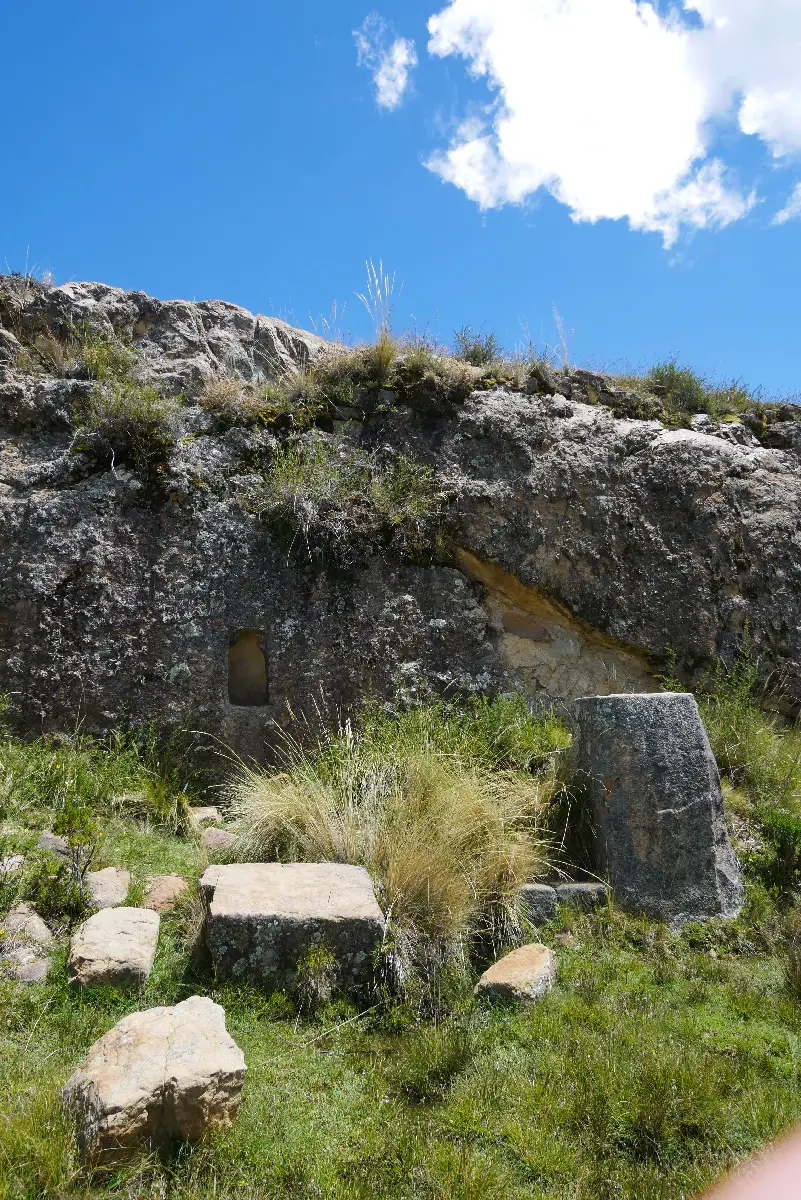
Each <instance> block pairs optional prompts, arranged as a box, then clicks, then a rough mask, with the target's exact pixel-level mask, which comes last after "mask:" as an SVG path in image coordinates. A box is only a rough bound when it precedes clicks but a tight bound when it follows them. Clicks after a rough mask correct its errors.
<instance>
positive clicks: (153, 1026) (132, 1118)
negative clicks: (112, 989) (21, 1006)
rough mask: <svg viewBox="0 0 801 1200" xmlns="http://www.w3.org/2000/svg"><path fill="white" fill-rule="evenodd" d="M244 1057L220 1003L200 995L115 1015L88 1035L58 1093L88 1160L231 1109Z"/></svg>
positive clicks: (119, 1156) (114, 1157)
mask: <svg viewBox="0 0 801 1200" xmlns="http://www.w3.org/2000/svg"><path fill="white" fill-rule="evenodd" d="M245 1070H246V1067H245V1059H244V1056H243V1054H242V1051H241V1050H240V1049H239V1047H238V1046H237V1044H236V1042H235V1041H234V1040H233V1038H232V1037H231V1036H230V1034H229V1033H228V1032H227V1031H226V1028H225V1010H224V1009H222V1008H221V1007H220V1005H219V1004H215V1003H214V1002H213V1001H212V1000H209V999H207V998H206V997H204V996H192V997H190V998H189V999H188V1000H184V1001H182V1003H180V1004H176V1005H175V1006H174V1007H172V1008H152V1009H149V1010H147V1011H145V1012H136V1013H131V1014H130V1016H127V1017H123V1019H122V1020H121V1021H119V1022H118V1024H117V1025H115V1026H114V1028H113V1029H111V1030H109V1032H108V1033H107V1034H105V1035H104V1036H103V1037H102V1038H101V1039H100V1040H99V1041H98V1042H95V1044H94V1046H92V1048H91V1050H90V1051H89V1053H88V1054H87V1056H86V1058H85V1059H84V1061H83V1062H82V1063H81V1065H80V1066H79V1067H78V1069H77V1070H76V1071H75V1072H74V1073H73V1074H72V1075H71V1076H70V1078H69V1080H68V1081H67V1083H66V1086H65V1087H64V1089H63V1091H62V1093H61V1097H62V1101H63V1103H64V1105H65V1107H66V1108H67V1110H68V1111H69V1112H70V1113H71V1114H72V1115H73V1117H74V1118H75V1120H76V1122H77V1126H78V1147H79V1149H80V1152H81V1155H82V1157H83V1158H84V1159H85V1160H88V1161H90V1162H93V1163H97V1162H103V1163H113V1162H116V1161H122V1160H124V1159H125V1158H127V1157H128V1156H130V1154H132V1153H133V1152H134V1151H135V1150H137V1149H139V1148H140V1147H150V1146H162V1145H166V1144H168V1143H170V1142H174V1141H194V1140H196V1139H197V1138H199V1137H201V1135H202V1134H204V1133H205V1132H206V1131H207V1130H211V1129H220V1128H224V1127H225V1126H227V1125H230V1123H231V1121H232V1120H233V1119H234V1117H235V1116H236V1113H237V1110H238V1109H239V1105H240V1103H241V1099H242V1085H243V1083H244V1080H245Z"/></svg>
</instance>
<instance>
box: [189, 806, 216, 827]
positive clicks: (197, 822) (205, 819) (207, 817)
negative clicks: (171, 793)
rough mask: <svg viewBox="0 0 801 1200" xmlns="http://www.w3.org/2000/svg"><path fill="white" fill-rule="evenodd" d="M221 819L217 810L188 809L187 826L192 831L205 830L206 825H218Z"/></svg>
mask: <svg viewBox="0 0 801 1200" xmlns="http://www.w3.org/2000/svg"><path fill="white" fill-rule="evenodd" d="M221 820H222V817H221V816H220V810H219V808H214V807H212V806H209V807H207V808H190V809H189V825H190V828H192V829H205V828H206V826H207V825H219V823H220V821H221Z"/></svg>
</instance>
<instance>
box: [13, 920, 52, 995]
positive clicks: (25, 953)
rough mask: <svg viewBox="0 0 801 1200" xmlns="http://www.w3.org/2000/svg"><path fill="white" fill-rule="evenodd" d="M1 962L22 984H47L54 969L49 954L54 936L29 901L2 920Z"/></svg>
mask: <svg viewBox="0 0 801 1200" xmlns="http://www.w3.org/2000/svg"><path fill="white" fill-rule="evenodd" d="M0 932H2V939H0V965H2V966H3V967H5V969H6V970H7V971H9V972H10V973H11V975H13V977H14V978H15V979H16V980H18V982H19V983H43V982H44V981H45V979H46V978H47V975H48V972H49V970H50V959H49V958H48V956H47V954H46V953H43V951H44V952H46V951H47V950H49V949H50V947H51V946H52V944H53V935H52V933H51V932H50V930H49V929H48V928H47V926H46V925H45V923H44V921H43V920H42V918H41V917H40V916H39V914H38V913H37V912H36V911H35V910H34V909H32V908H31V907H30V905H28V904H18V905H17V906H16V908H12V909H11V912H9V913H8V914H7V915H6V916H5V917H4V918H3V920H2V921H0Z"/></svg>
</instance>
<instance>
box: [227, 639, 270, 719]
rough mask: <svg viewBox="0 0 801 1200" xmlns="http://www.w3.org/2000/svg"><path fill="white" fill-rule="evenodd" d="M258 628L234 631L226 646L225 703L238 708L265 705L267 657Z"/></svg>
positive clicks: (266, 697)
mask: <svg viewBox="0 0 801 1200" xmlns="http://www.w3.org/2000/svg"><path fill="white" fill-rule="evenodd" d="M263 642H264V633H263V632H262V630H260V629H235V630H234V631H233V632H232V634H231V639H230V642H229V644H228V700H229V701H230V703H231V704H235V705H237V706H239V707H240V708H258V707H261V706H263V705H265V704H267V702H268V691H267V657H266V655H265V653H264V650H263V649H262V644H263Z"/></svg>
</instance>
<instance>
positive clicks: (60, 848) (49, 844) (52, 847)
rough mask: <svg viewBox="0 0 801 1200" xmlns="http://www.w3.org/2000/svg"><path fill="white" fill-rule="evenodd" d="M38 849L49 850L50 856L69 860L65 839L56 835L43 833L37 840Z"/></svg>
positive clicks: (68, 850)
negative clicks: (55, 855) (54, 855)
mask: <svg viewBox="0 0 801 1200" xmlns="http://www.w3.org/2000/svg"><path fill="white" fill-rule="evenodd" d="M39 849H40V850H49V851H50V853H51V854H58V855H59V856H60V857H61V858H69V854H70V848H69V846H68V845H67V839H66V838H65V837H61V836H60V835H59V834H57V833H49V832H46V833H43V834H42V836H41V837H40V838H39Z"/></svg>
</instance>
